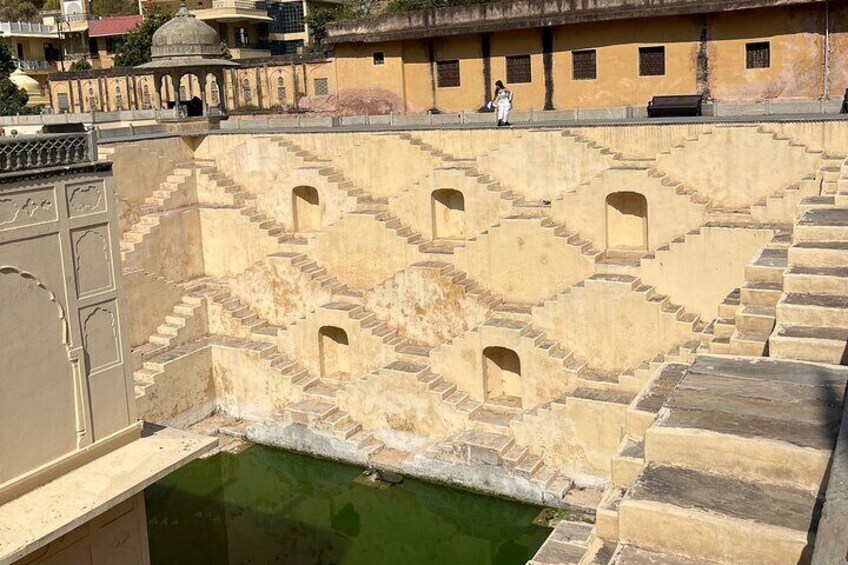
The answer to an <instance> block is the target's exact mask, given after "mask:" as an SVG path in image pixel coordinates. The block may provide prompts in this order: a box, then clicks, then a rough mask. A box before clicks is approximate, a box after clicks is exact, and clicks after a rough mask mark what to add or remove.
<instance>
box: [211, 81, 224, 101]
mask: <svg viewBox="0 0 848 565" xmlns="http://www.w3.org/2000/svg"><path fill="white" fill-rule="evenodd" d="M209 88H210V89H211V95H212V96H210V97H209V99H210V100H211V101H212V105H213V106H217V105H218V104H219V103H220V102H221V100H220V98H219V97H218V81H217V80H215V79H214V78H213V79H212V81H211V82H210V83H209Z"/></svg>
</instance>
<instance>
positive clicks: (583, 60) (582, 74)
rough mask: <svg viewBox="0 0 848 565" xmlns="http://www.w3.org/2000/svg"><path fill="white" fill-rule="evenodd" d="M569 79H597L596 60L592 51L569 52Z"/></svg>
mask: <svg viewBox="0 0 848 565" xmlns="http://www.w3.org/2000/svg"><path fill="white" fill-rule="evenodd" d="M571 78H572V79H574V80H594V79H596V78H598V59H597V52H596V51H595V50H594V49H583V50H582V51H572V52H571Z"/></svg>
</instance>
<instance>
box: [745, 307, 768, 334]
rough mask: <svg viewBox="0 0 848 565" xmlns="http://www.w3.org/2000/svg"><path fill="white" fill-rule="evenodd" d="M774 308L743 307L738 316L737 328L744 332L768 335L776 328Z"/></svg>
mask: <svg viewBox="0 0 848 565" xmlns="http://www.w3.org/2000/svg"><path fill="white" fill-rule="evenodd" d="M775 314H776V310H775V308H774V306H758V305H750V306H742V308H741V309H740V310H739V312H738V313H737V314H736V327H737V328H738V329H739V330H741V331H744V332H752V333H759V334H765V335H768V334H770V333H771V330H772V328H774V318H775Z"/></svg>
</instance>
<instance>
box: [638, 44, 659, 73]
mask: <svg viewBox="0 0 848 565" xmlns="http://www.w3.org/2000/svg"><path fill="white" fill-rule="evenodd" d="M664 74H665V47H663V46H659V47H640V48H639V76H643V77H650V76H662V75H664Z"/></svg>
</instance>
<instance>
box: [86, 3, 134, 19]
mask: <svg viewBox="0 0 848 565" xmlns="http://www.w3.org/2000/svg"><path fill="white" fill-rule="evenodd" d="M91 10H92V11H93V12H94V13H95V14H97V15H100V16H133V15H135V14H138V2H135V1H134V0H92V2H91Z"/></svg>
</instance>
